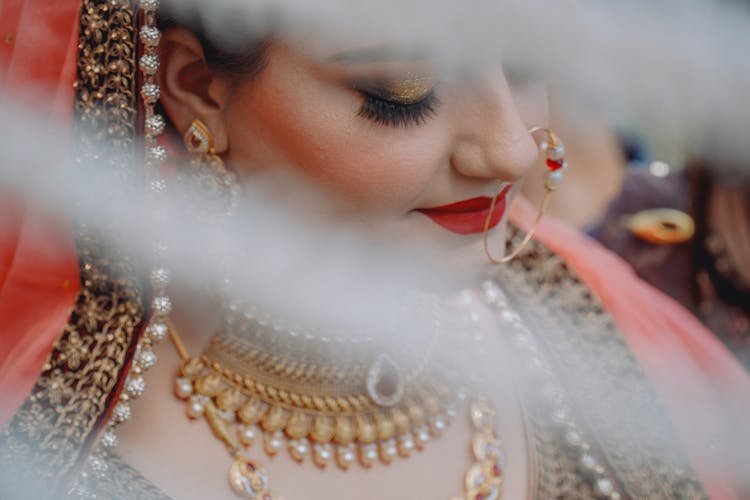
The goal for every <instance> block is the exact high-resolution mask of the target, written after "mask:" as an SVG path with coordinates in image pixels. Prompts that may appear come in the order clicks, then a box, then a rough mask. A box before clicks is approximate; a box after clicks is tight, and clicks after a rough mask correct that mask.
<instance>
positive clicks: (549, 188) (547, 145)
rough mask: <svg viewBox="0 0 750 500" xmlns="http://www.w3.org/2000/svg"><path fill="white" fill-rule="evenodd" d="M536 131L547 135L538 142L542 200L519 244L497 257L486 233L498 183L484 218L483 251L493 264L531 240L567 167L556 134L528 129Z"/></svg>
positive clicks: (510, 257) (508, 258)
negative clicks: (543, 168) (542, 173)
mask: <svg viewBox="0 0 750 500" xmlns="http://www.w3.org/2000/svg"><path fill="white" fill-rule="evenodd" d="M537 132H543V133H544V134H546V136H547V137H546V140H544V141H542V142H541V143H540V144H539V149H540V150H541V152H542V153H544V155H545V157H546V158H545V162H546V164H547V169H548V171H547V176H546V179H545V182H544V190H545V193H544V198H542V201H541V203H540V204H539V212H538V213H537V216H536V219H535V220H534V224H533V225H532V226H531V229H530V230H529V232H528V233H526V236H524V238H523V240H522V241H521V244H520V245H518V247H516V249H515V250H513V251H512V252H511V253H510V254H509V255H506V256H505V257H503V258H501V259H497V258H495V257H493V256H492V253H490V246H489V240H488V235H489V230H490V222H491V219H492V211H493V210H494V209H495V204H496V203H497V199H498V196H500V193H501V191H502V188H503V185H505V183H503V182H501V183H500V186H499V187H498V190H497V193H495V196H494V197H493V198H492V203H491V204H490V210H489V213H488V214H487V219H485V221H484V236H483V238H484V253H485V255H487V258H488V259H489V260H490V262H492V263H493V264H507V263H508V262H510V261H512V260H513V259H515V258H516V257H518V256H519V255H520V254H521V252H522V251H523V249H524V248H526V246H527V245H528V244H529V242H530V241H531V238H533V237H534V233H535V232H536V228H537V226H538V225H539V221H540V220H542V217H543V216H544V214H545V213H546V212H547V208H548V206H549V202H550V200H551V199H552V193H554V192H555V190H556V189H557V188H558V187H559V185H560V183H561V182H562V178H563V172H565V171H566V170H567V169H568V162H566V161H565V146H564V145H563V143H562V141H560V139H559V138H558V137H557V135H555V133H554V132H552V131H551V130H550V129H548V128H543V127H534V128H532V129H531V130H529V133H530V134H532V135H533V134H535V133H537Z"/></svg>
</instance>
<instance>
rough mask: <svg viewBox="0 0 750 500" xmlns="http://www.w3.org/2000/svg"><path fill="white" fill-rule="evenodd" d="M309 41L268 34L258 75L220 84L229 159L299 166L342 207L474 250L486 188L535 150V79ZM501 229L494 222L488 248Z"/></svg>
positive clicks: (520, 169)
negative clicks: (519, 83) (517, 85)
mask: <svg viewBox="0 0 750 500" xmlns="http://www.w3.org/2000/svg"><path fill="white" fill-rule="evenodd" d="M315 52H316V53H314V51H312V50H307V49H305V48H303V47H301V46H295V45H294V44H281V43H272V44H270V46H269V49H268V54H267V63H266V65H265V68H264V69H263V71H262V72H260V73H259V75H258V76H257V77H255V78H254V79H252V80H248V81H242V82H233V83H231V84H227V89H228V90H227V91H226V92H225V93H224V94H221V93H219V94H221V95H223V96H224V97H222V98H221V99H217V101H221V102H220V104H221V108H222V112H221V113H220V114H219V117H220V118H218V119H217V118H216V117H208V119H209V122H208V123H212V124H213V127H212V125H211V124H209V128H214V129H217V130H218V129H220V130H218V131H219V135H220V136H221V137H222V139H221V140H219V141H218V142H217V149H219V152H220V153H221V154H222V156H224V158H225V160H226V161H227V163H228V164H229V165H231V166H232V167H233V168H234V169H236V170H237V171H238V172H239V173H240V174H241V176H242V177H244V178H245V180H246V182H252V177H253V175H254V174H257V173H260V172H262V171H267V170H268V169H269V168H273V169H282V170H285V171H287V172H291V173H294V174H299V175H300V176H301V177H302V178H304V179H307V180H310V181H312V182H313V185H315V186H317V187H321V188H323V189H324V192H325V193H326V194H327V196H329V197H331V198H333V199H335V200H336V201H337V202H341V203H336V204H335V205H334V206H336V207H338V210H340V211H341V215H342V216H345V217H347V218H348V219H352V218H357V219H361V220H363V221H367V224H368V226H372V225H374V224H381V225H383V226H385V227H388V228H389V230H393V231H396V232H395V233H393V234H394V236H395V237H399V238H400V237H404V236H414V235H419V236H424V237H426V238H429V239H430V240H437V241H438V242H439V243H440V244H442V245H445V246H446V248H451V249H452V251H459V252H460V254H461V255H460V258H461V259H462V260H466V261H470V262H474V263H476V262H483V260H484V255H483V253H482V250H481V239H482V234H481V233H482V230H483V228H484V223H485V219H486V216H487V213H488V204H489V200H490V197H491V196H493V195H494V194H495V192H496V191H497V189H498V186H499V185H500V183H506V184H507V185H509V184H512V183H517V182H518V181H519V179H521V178H522V177H523V175H524V173H525V172H526V171H527V170H528V169H529V168H530V167H531V166H533V165H534V163H535V160H536V159H537V156H538V148H537V146H536V144H535V142H534V140H533V138H532V137H531V135H530V134H529V132H528V129H529V128H530V127H531V126H533V125H539V124H541V125H543V124H544V123H540V120H541V121H542V122H544V121H546V98H545V96H544V90H543V86H542V85H541V84H536V85H527V86H526V87H525V88H524V91H523V92H521V91H519V92H515V94H516V95H515V96H514V91H513V90H512V89H511V87H510V86H509V84H508V82H507V80H506V78H505V76H504V75H503V73H502V70H501V69H500V68H488V69H486V70H484V71H481V72H475V73H473V74H464V75H461V76H456V75H446V74H445V73H441V72H439V71H437V68H436V67H435V66H434V65H433V64H431V62H430V59H429V58H427V57H424V56H420V55H414V54H412V55H409V54H407V53H396V52H393V51H387V50H384V49H381V48H379V47H374V48H364V49H361V50H360V49H354V50H346V49H344V50H335V51H330V53H321V52H324V51H320V50H318V51H315ZM166 68H167V69H166V71H169V65H168V64H167V66H166ZM167 80H168V81H169V79H167ZM178 80H179V79H178ZM530 89H531V91H530V92H529V90H530ZM166 91H167V93H169V89H166ZM519 94H524V95H523V96H520V95H519ZM529 96H531V97H529ZM514 97H517V98H519V99H520V101H519V102H517V99H514ZM168 104H169V102H168V101H167V102H165V105H167V109H168V111H169V106H168ZM524 115H525V116H524ZM170 116H171V117H172V118H173V121H174V116H173V114H172V113H170ZM204 121H206V120H204ZM176 125H177V124H176ZM178 128H179V125H178ZM185 128H187V124H186V125H185ZM507 185H503V186H502V187H508V186H507ZM505 191H507V189H505V190H504V192H505ZM289 198H290V202H291V200H292V199H293V198H292V196H291V195H290V197H289ZM502 207H503V203H502V201H501V202H500V203H499V204H498V208H497V209H496V210H495V211H494V212H493V217H492V219H491V223H492V225H493V226H495V225H501V226H502V224H503V223H504V217H502V219H503V220H500V219H501V216H502V215H503V210H502ZM503 239H504V236H503V231H502V228H497V229H495V231H493V240H495V241H493V246H494V248H496V249H497V251H501V248H502V247H503V245H502V241H503Z"/></svg>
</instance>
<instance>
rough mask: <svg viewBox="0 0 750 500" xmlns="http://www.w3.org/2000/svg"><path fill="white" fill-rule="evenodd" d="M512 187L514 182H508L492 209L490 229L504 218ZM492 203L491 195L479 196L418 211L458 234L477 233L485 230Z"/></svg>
mask: <svg viewBox="0 0 750 500" xmlns="http://www.w3.org/2000/svg"><path fill="white" fill-rule="evenodd" d="M512 187H513V185H512V184H508V185H507V186H505V187H504V188H503V190H502V191H500V194H498V196H497V202H496V203H495V207H494V208H493V209H492V215H491V217H490V225H489V229H492V228H493V227H495V226H497V225H498V224H499V223H500V220H501V219H502V218H503V215H504V214H505V208H506V206H507V198H506V196H507V194H508V191H510V189H511V188H512ZM491 205H492V198H490V197H489V196H479V197H477V198H470V199H468V200H462V201H457V202H456V203H451V204H450V205H443V206H440V207H431V208H421V209H418V210H417V212H420V213H423V214H424V215H426V216H427V217H429V218H430V219H432V221H433V222H435V223H436V224H438V225H440V226H442V227H444V228H445V229H447V230H448V231H452V232H454V233H458V234H477V233H481V232H483V231H484V223H485V221H486V220H487V215H489V213H490V206H491Z"/></svg>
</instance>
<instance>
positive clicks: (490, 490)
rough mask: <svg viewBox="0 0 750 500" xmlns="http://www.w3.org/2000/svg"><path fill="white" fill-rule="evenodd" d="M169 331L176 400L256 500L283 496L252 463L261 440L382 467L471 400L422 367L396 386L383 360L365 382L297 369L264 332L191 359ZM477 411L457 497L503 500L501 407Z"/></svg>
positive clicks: (317, 456)
mask: <svg viewBox="0 0 750 500" xmlns="http://www.w3.org/2000/svg"><path fill="white" fill-rule="evenodd" d="M230 317H231V315H230ZM235 319H236V318H235ZM230 323H231V321H230ZM225 326H226V324H225ZM256 326H258V325H256ZM169 327H170V328H169V331H170V337H171V338H172V340H173V342H174V344H175V346H176V348H177V351H178V353H179V354H180V357H181V359H182V362H181V364H180V370H179V374H178V377H177V379H176V382H175V394H176V395H177V397H179V398H180V399H182V400H185V401H186V402H187V408H186V413H187V414H188V416H189V417H190V418H192V419H197V418H201V417H203V418H205V419H206V421H207V422H208V424H209V426H210V428H211V429H212V431H213V433H214V435H215V436H216V437H217V438H219V439H220V440H221V441H222V442H223V443H224V444H225V445H226V447H227V450H228V451H229V453H230V455H231V456H232V457H233V458H234V462H233V463H232V464H231V466H230V469H229V483H230V486H231V488H232V490H233V491H234V492H235V493H236V494H237V495H239V496H240V497H243V498H249V499H251V500H271V499H275V498H277V497H276V496H275V495H274V494H273V493H271V491H270V489H269V479H268V474H267V472H266V471H265V469H263V468H262V467H261V466H260V465H259V463H257V462H256V461H254V460H251V459H249V458H247V457H246V450H247V449H248V448H250V446H251V445H252V444H253V442H254V441H257V440H259V439H261V440H262V443H263V449H264V450H265V452H266V453H267V454H268V455H270V456H275V455H276V454H278V453H279V452H280V451H281V450H283V449H284V448H286V449H287V451H288V452H289V454H290V456H291V457H292V458H293V459H294V460H296V461H298V462H300V463H302V462H304V461H305V460H306V459H307V458H308V457H311V458H312V462H313V463H315V464H316V465H317V466H318V467H321V468H324V467H326V466H327V465H328V464H329V463H330V462H334V463H335V464H337V465H338V466H339V467H340V468H341V469H343V470H346V469H348V468H349V467H350V466H352V465H353V464H354V463H357V462H358V463H359V464H360V465H362V466H363V467H367V468H369V467H371V466H372V465H373V464H374V463H376V462H378V461H380V462H381V463H383V464H390V463H392V462H393V461H394V460H395V459H396V458H397V457H402V458H406V457H408V456H410V455H411V454H412V452H413V451H414V450H421V449H423V448H424V446H425V445H426V444H427V442H428V441H429V440H430V439H431V438H433V437H438V436H439V435H440V434H441V433H442V432H443V430H444V429H445V428H446V427H447V426H448V424H449V423H450V422H451V421H452V419H453V418H455V416H456V413H457V403H458V402H459V401H463V400H465V399H466V397H465V396H464V395H462V394H460V393H456V391H451V389H450V387H449V386H448V384H446V383H444V382H440V381H437V379H435V378H434V377H431V379H430V380H429V381H427V380H426V377H424V376H422V375H421V371H422V369H423V368H424V366H421V367H419V369H416V370H413V371H412V372H410V373H409V374H408V376H406V377H402V378H403V379H405V380H403V381H400V382H398V381H397V382H396V383H395V386H394V383H393V381H392V380H388V379H389V378H392V375H393V373H392V372H393V371H394V370H395V371H396V372H397V373H398V371H399V370H398V368H397V365H396V364H395V362H393V360H392V359H390V358H389V357H388V356H386V355H382V354H381V355H379V356H376V357H375V359H374V360H373V361H372V362H371V363H370V364H369V366H367V364H364V365H362V366H360V370H359V371H360V372H363V373H360V374H359V376H357V375H354V376H353V377H352V374H354V373H356V371H357V370H355V369H353V368H351V367H348V371H347V374H348V375H349V376H350V377H352V378H350V379H348V380H342V377H343V375H342V373H341V371H340V370H337V369H336V366H335V363H333V364H332V363H330V361H329V362H328V363H324V362H322V360H321V359H317V358H319V357H316V356H307V358H309V359H308V360H307V363H305V362H302V361H298V362H296V363H294V362H290V361H289V360H288V359H285V356H280V355H274V354H272V353H269V352H263V350H262V349H259V348H258V347H256V346H255V344H256V343H257V344H263V342H262V340H263V339H262V337H264V332H262V331H259V329H257V328H256V329H255V331H254V335H255V339H254V340H255V341H256V342H254V343H253V344H252V345H250V344H248V343H247V342H244V343H243V341H242V340H241V339H239V338H237V337H233V336H232V335H227V334H220V335H217V336H216V337H214V339H212V341H211V343H210V345H209V347H208V348H207V349H206V351H205V352H204V354H203V355H202V356H200V357H191V356H189V355H188V353H187V351H186V349H185V348H184V345H183V343H182V341H181V339H180V338H179V336H178V334H177V332H176V330H175V329H174V327H173V325H172V324H171V323H170V324H169ZM223 333H226V332H223ZM265 333H269V332H265ZM273 335H274V332H270V336H273ZM266 337H268V335H266ZM276 337H278V332H276ZM266 340H268V339H266ZM302 345H304V342H303V343H302ZM297 354H299V352H298V353H297ZM310 359H315V361H316V362H315V363H311V362H310ZM248 360H252V362H249V363H248ZM424 364H425V363H420V365H424ZM364 367H366V368H367V369H366V370H363V368H364ZM389 374H390V375H391V377H389V376H388V375H389ZM389 385H390V386H391V387H388V386H389ZM469 414H470V417H471V423H472V427H473V431H474V433H473V438H472V453H473V456H474V460H475V462H474V463H473V464H472V466H471V467H470V469H469V471H468V472H467V473H466V475H465V478H464V494H463V495H460V496H457V497H453V498H464V499H471V500H489V499H496V498H499V497H500V491H501V490H500V488H501V485H502V468H503V466H504V462H505V455H504V451H503V447H502V442H501V440H500V439H499V437H498V436H497V434H496V432H495V427H496V420H495V411H494V409H492V407H491V406H490V404H489V402H488V401H487V400H486V399H484V398H475V399H474V400H472V402H471V404H470V405H469Z"/></svg>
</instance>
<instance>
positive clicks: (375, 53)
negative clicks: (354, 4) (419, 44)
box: [328, 45, 429, 65]
mask: <svg viewBox="0 0 750 500" xmlns="http://www.w3.org/2000/svg"><path fill="white" fill-rule="evenodd" d="M428 57H429V52H428V51H427V50H426V49H424V48H421V49H420V48H412V49H404V48H403V47H394V46H392V45H383V46H380V47H372V48H367V49H359V50H350V51H344V52H339V53H337V54H334V55H332V56H331V57H329V58H328V61H330V62H334V63H338V64H344V65H349V64H371V63H378V62H394V61H414V60H418V59H427V58H428Z"/></svg>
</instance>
